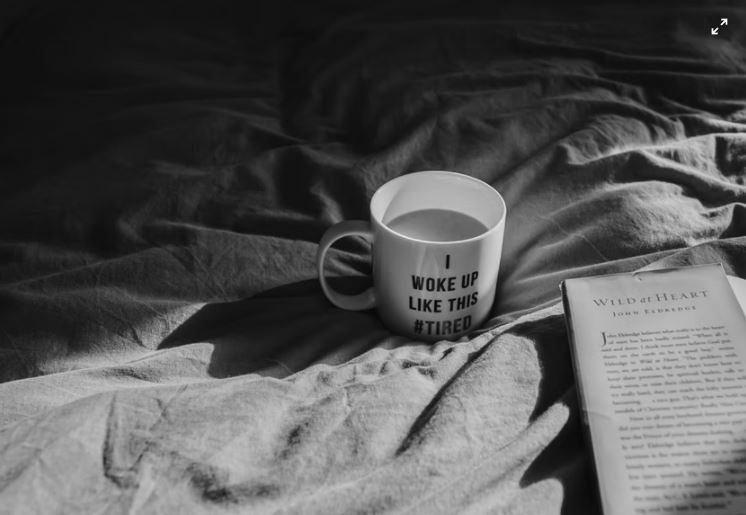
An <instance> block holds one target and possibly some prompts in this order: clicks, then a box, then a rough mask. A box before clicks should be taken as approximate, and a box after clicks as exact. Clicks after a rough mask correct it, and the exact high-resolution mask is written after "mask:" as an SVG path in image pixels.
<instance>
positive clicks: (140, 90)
mask: <svg viewBox="0 0 746 515" xmlns="http://www.w3.org/2000/svg"><path fill="white" fill-rule="evenodd" d="M311 4H312V5H311ZM12 5H13V9H12V16H10V17H9V18H8V19H7V21H5V22H4V23H3V24H2V25H0V28H1V29H2V32H1V33H0V63H1V64H2V70H3V72H2V77H3V78H2V80H1V81H0V106H1V107H0V113H2V116H0V124H2V125H1V126H2V130H0V135H1V137H0V166H1V169H2V174H1V175H0V512H2V513H45V514H48V513H94V512H95V513H101V512H106V513H154V512H159V513H163V512H168V513H170V512H214V513H233V512H239V513H246V512H251V513H320V514H321V513H323V514H332V513H339V514H348V513H378V512H398V513H401V512H413V513H456V512H462V513H507V514H510V513H515V514H525V513H596V512H598V511H599V509H600V508H599V503H598V501H597V499H596V497H595V496H594V493H593V492H594V476H593V471H592V467H591V462H590V460H589V456H590V453H589V450H588V447H587V445H586V443H585V441H584V439H583V432H582V425H581V417H580V412H579V408H578V401H577V392H576V386H575V380H574V376H573V372H572V365H571V360H570V356H569V350H568V342H567V337H566V333H565V325H564V317H563V313H562V308H561V306H560V305H559V304H558V300H559V289H558V285H559V283H560V282H561V281H562V280H563V279H566V278H569V277H577V276H586V275H595V274H603V273H612V272H625V271H633V270H639V269H642V268H646V267H647V268H656V267H666V266H678V265H684V264H696V263H699V264H701V263H708V262H721V263H723V266H724V267H725V269H726V271H727V272H728V273H730V274H733V275H737V276H741V277H746V57H744V56H746V53H745V52H744V45H746V32H744V24H746V15H745V14H744V10H743V8H742V7H739V6H738V4H737V3H735V2H734V3H732V4H724V3H722V2H720V3H718V4H717V5H715V4H707V5H704V6H703V5H702V4H701V3H700V4H695V3H691V4H687V3H678V4H677V6H676V7H675V8H671V7H667V6H665V5H663V4H660V3H656V2H649V3H646V5H645V7H639V6H635V5H628V4H625V3H604V4H597V5H595V6H582V5H567V6H563V7H562V8H559V7H551V6H546V5H541V4H534V3H532V2H505V3H499V2H491V3H488V2H484V3H479V2H467V3H464V4H462V5H460V6H459V7H458V8H456V7H454V6H453V5H451V4H449V3H445V2H428V3H424V2H422V3H417V2H411V3H405V4H396V3H386V2H382V3H375V4H368V3H362V2H352V3H349V2H338V1H332V0H328V1H325V2H309V3H300V2H298V3H289V2H283V1H278V2H274V3H271V5H269V6H266V5H265V6H264V7H256V6H254V5H252V3H241V2H233V1H228V0H221V1H219V2H199V1H189V2H175V1H171V0H170V1H165V2H144V1H141V0H138V1H128V2H121V1H109V2H97V3H93V2H72V3H63V2H58V1H57V2H56V1H33V2H26V3H25V4H24V3H22V2H13V3H12ZM722 18H727V19H728V24H727V25H721V19H722ZM713 27H718V34H717V35H714V34H712V33H711V28H713ZM418 170H454V171H459V172H462V173H466V174H469V175H472V176H474V177H477V178H479V179H481V180H483V181H485V182H488V183H489V184H491V185H493V186H494V187H495V188H496V189H497V190H498V191H500V192H501V194H502V195H503V197H504V198H505V199H506V203H507V222H506V231H505V242H504V248H503V251H502V263H501V269H500V275H499V280H498V289H497V294H496V299H495V303H494V306H493V309H492V313H491V316H490V319H489V320H488V321H487V322H486V323H484V324H483V325H482V327H480V328H478V330H475V331H474V332H473V333H472V334H470V335H469V336H467V337H463V338H461V339H460V340H458V341H440V342H437V343H434V344H427V343H424V342H419V341H413V340H410V339H407V338H405V337H402V336H400V335H396V334H393V333H391V332H390V331H389V330H388V329H387V328H386V327H385V326H383V325H382V324H381V322H380V321H379V319H378V317H377V316H376V314H375V312H374V311H363V312H349V311H343V310H340V309H337V308H335V307H333V306H332V305H331V304H330V303H329V302H328V301H327V300H326V299H325V298H324V296H323V294H322V292H321V289H320V287H319V285H318V281H317V278H316V276H315V264H314V259H315V253H316V249H317V242H318V241H319V239H320V238H321V235H322V234H323V233H324V231H325V230H326V229H327V228H328V227H330V226H331V225H333V224H334V223H336V222H338V221H340V220H346V219H366V218H367V217H368V201H369V200H370V197H371V195H372V194H373V192H374V191H375V190H376V189H377V188H378V187H379V186H381V185H382V184H383V183H385V182H386V181H388V180H390V179H392V178H394V177H397V176H399V175H401V174H404V173H409V172H413V171H418ZM327 268H328V270H329V273H330V274H331V275H333V276H335V279H336V280H337V283H336V286H337V287H339V288H340V289H343V290H344V291H360V290H361V289H362V288H364V287H366V286H367V285H368V284H369V283H370V273H371V265H370V244H369V242H366V241H364V240H362V239H356V238H348V239H345V240H343V241H341V242H340V243H339V244H338V245H337V246H336V247H335V249H334V250H333V251H332V253H331V254H330V258H329V259H328V263H327Z"/></svg>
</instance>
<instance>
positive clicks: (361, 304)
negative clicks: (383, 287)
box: [316, 220, 376, 311]
mask: <svg viewBox="0 0 746 515" xmlns="http://www.w3.org/2000/svg"><path fill="white" fill-rule="evenodd" d="M345 236H364V237H366V238H369V239H372V238H373V232H372V231H371V228H370V222H364V221H362V220H345V221H344V222H339V223H337V224H335V225H332V226H331V227H330V228H329V229H327V230H326V232H325V233H324V236H323V237H322V238H321V241H320V242H319V250H318V252H317V253H316V268H317V270H318V273H319V282H320V283H321V289H322V290H324V294H325V295H326V298H327V299H329V301H330V302H331V303H332V304H334V305H335V306H337V307H338V308H342V309H349V310H351V311H362V310H364V309H370V308H372V307H374V306H375V305H376V299H375V295H374V293H373V288H372V287H371V288H368V289H367V290H365V291H364V292H362V293H358V294H356V295H345V294H344V293H339V292H338V291H334V290H333V289H332V288H331V286H329V283H327V282H326V277H324V258H325V257H326V253H327V251H328V250H329V248H330V247H331V246H332V245H333V244H334V242H335V241H337V240H338V239H340V238H344V237H345Z"/></svg>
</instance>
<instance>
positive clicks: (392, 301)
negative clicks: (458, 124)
mask: <svg viewBox="0 0 746 515" xmlns="http://www.w3.org/2000/svg"><path fill="white" fill-rule="evenodd" d="M505 215H506V207H505V202H504V201H503V199H502V197H501V196H500V194H499V193H498V192H497V191H496V190H495V189H494V188H492V187H491V186H490V185H488V184H486V183H484V182H482V181H480V180H478V179H476V178H474V177H470V176H468V175H463V174H459V173H455V172H446V171H427V172H416V173H410V174H406V175H402V176H400V177H397V178H396V179H393V180H391V181H389V182H387V183H386V184H384V185H383V186H381V187H380V188H379V189H378V190H377V191H376V192H375V194H374V195H373V198H372V199H371V201H370V222H365V221H344V222H340V223H338V224H336V225H334V226H332V227H331V228H329V229H328V230H327V231H326V233H325V234H324V236H323V237H322V239H321V242H320V243H319V251H318V254H317V259H316V261H317V269H318V273H319V280H320V282H321V287H322V289H323V291H324V293H325V294H326V296H327V297H328V298H329V300H330V301H331V302H332V304H334V305H336V306H338V307H340V308H344V309H351V310H361V309H369V308H373V307H375V308H376V309H377V311H378V313H379V315H380V317H381V319H382V321H383V322H384V324H386V326H387V327H389V328H390V329H391V330H392V331H394V332H397V333H399V334H404V335H407V336H410V337H413V338H416V339H422V340H437V339H444V338H445V339H455V338H458V337H460V336H462V335H464V334H467V333H468V332H470V331H471V330H473V329H475V328H477V327H478V326H479V325H480V324H481V323H482V322H484V320H485V319H486V318H487V316H488V315H489V313H490V309H491V307H492V303H493V301H494V297H495V289H496V286H497V274H498V270H499V267H500V255H501V252H502V241H503V234H504V232H505ZM348 235H362V236H366V237H368V238H370V239H371V240H372V247H371V248H372V253H373V287H372V288H369V289H368V290H366V291H364V292H362V293H360V294H357V295H345V294H341V293H339V292H337V291H335V290H333V289H332V288H331V287H330V286H329V284H328V282H327V281H326V279H325V277H324V270H323V268H324V258H325V256H326V253H327V251H328V250H329V248H330V247H331V245H332V244H333V243H334V242H335V241H336V240H338V239H340V238H342V237H344V236H348Z"/></svg>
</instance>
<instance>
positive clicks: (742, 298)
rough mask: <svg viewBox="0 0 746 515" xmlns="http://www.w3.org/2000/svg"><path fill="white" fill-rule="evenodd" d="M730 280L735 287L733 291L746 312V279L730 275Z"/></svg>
mask: <svg viewBox="0 0 746 515" xmlns="http://www.w3.org/2000/svg"><path fill="white" fill-rule="evenodd" d="M728 282H729V283H730V287H731V288H732V289H733V293H734V294H735V295H736V299H738V303H739V304H740V305H741V310H742V311H743V312H744V313H746V279H741V278H740V277H733V276H732V275H729V276H728Z"/></svg>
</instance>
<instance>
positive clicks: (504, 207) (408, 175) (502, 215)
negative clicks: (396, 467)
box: [368, 170, 508, 245]
mask: <svg viewBox="0 0 746 515" xmlns="http://www.w3.org/2000/svg"><path fill="white" fill-rule="evenodd" d="M424 174H427V175H445V176H458V177H461V178H465V179H468V180H470V181H472V182H475V183H477V184H479V185H480V187H482V188H486V189H487V190H489V192H490V193H491V194H494V196H495V198H496V199H497V201H498V203H499V205H500V209H501V212H500V217H499V219H498V220H497V222H496V223H495V224H493V225H492V227H489V228H488V229H487V230H486V231H484V232H483V233H481V234H479V235H477V236H473V237H471V238H465V239H463V240H448V241H434V240H422V239H419V238H413V237H411V236H407V235H406V234H402V233H400V232H398V231H395V230H393V229H392V228H391V227H389V226H388V225H386V224H385V223H384V222H383V220H382V219H379V218H378V217H377V216H376V215H375V214H374V213H373V203H374V202H375V200H376V197H377V196H378V195H379V194H381V190H383V189H384V188H385V187H386V186H389V185H391V184H394V183H396V182H400V181H406V180H411V177H412V176H415V175H424ZM368 211H369V213H370V218H371V220H373V221H374V222H375V223H376V225H378V226H380V227H382V228H383V230H384V231H385V232H387V233H389V234H391V235H392V236H396V237H398V238H402V239H404V240H407V241H412V242H415V243H424V244H428V245H453V244H454V243H468V242H475V241H479V240H481V239H483V238H487V237H488V236H489V235H491V234H493V233H495V232H497V231H498V230H499V229H500V227H501V226H503V225H505V218H506V217H507V214H508V208H507V205H506V204H505V199H503V197H502V195H500V192H499V191H497V190H496V189H495V188H494V187H492V186H491V185H490V184H488V183H486V182H484V181H483V180H481V179H477V178H476V177H472V176H471V175H466V174H464V173H459V172H451V171H448V170H422V171H417V172H410V173H405V174H402V175H400V176H398V177H395V178H393V179H391V180H389V181H386V182H385V183H383V184H382V185H381V186H379V187H378V189H377V190H376V191H375V193H374V194H373V196H372V197H371V199H370V202H369V203H368Z"/></svg>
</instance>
